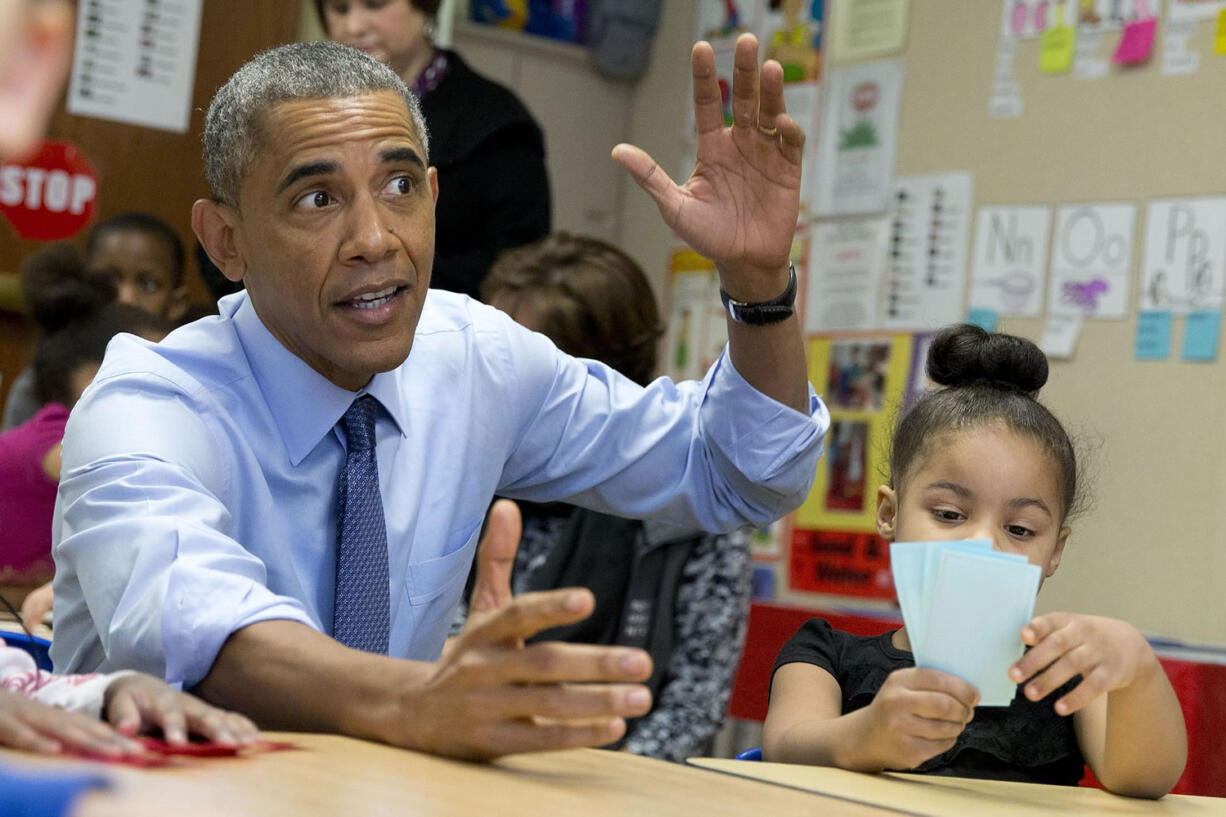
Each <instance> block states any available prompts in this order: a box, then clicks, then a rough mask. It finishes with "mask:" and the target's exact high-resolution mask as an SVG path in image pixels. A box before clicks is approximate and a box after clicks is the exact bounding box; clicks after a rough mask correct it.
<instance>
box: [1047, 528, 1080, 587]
mask: <svg viewBox="0 0 1226 817" xmlns="http://www.w3.org/2000/svg"><path fill="white" fill-rule="evenodd" d="M1072 532H1073V529H1072V528H1070V527H1069V526H1068V525H1065V526H1064V527H1062V528H1061V529H1060V537H1059V538H1058V539H1056V547H1055V549H1054V550H1052V552H1051V555H1050V556H1048V557H1047V564H1045V565H1043V578H1045V579H1050V578H1051V577H1052V575H1053V574H1054V573H1055V572H1056V568H1057V567H1059V566H1060V559H1061V558H1063V556H1064V543H1065V542H1067V541H1068V536H1069V534H1070V533H1072Z"/></svg>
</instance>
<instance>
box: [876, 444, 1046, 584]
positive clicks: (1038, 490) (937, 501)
mask: <svg viewBox="0 0 1226 817" xmlns="http://www.w3.org/2000/svg"><path fill="white" fill-rule="evenodd" d="M1058 471H1059V465H1058V464H1057V463H1056V462H1055V460H1054V459H1053V458H1052V456H1051V455H1050V454H1048V453H1047V452H1046V451H1044V450H1043V448H1042V446H1041V445H1039V443H1037V442H1035V441H1034V440H1033V439H1031V438H1030V437H1026V436H1024V435H1021V434H1018V433H1017V432H1015V431H1012V430H1011V429H1008V428H1007V427H1005V426H1003V425H991V426H984V427H982V428H974V429H968V430H965V431H957V432H951V433H949V434H947V435H945V436H943V437H939V438H936V439H933V440H929V441H928V444H927V450H925V451H924V452H923V453H922V454H921V456H920V457H917V458H916V460H915V463H914V464H913V465H912V466H911V472H910V473H909V474H905V475H904V477H903V481H902V482H901V483H900V485H899V487H898V490H895V489H893V488H890V487H889V486H885V485H883V486H881V488H879V489H878V491H877V532H878V533H880V534H881V536H882V538H884V539H886V540H889V541H900V542H923V541H938V540H953V539H990V540H991V541H992V543H993V546H994V547H995V548H996V550H1000V551H1004V552H1006V553H1020V554H1022V555H1023V556H1025V557H1026V558H1027V560H1029V562H1030V563H1031V564H1034V565H1038V566H1039V567H1040V568H1042V569H1043V577H1044V578H1047V577H1048V576H1051V575H1052V574H1053V573H1055V572H1056V568H1057V567H1058V566H1059V564H1060V556H1061V554H1063V552H1064V542H1065V540H1066V539H1068V535H1069V532H1070V528H1068V527H1067V526H1065V525H1063V514H1064V509H1063V508H1062V507H1061V503H1060V487H1059V482H1058Z"/></svg>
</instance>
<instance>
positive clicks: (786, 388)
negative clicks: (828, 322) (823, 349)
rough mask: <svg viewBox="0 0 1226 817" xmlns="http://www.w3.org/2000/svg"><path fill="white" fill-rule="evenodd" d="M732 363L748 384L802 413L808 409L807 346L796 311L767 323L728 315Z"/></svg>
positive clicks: (806, 412)
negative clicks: (753, 323) (754, 323)
mask: <svg viewBox="0 0 1226 817" xmlns="http://www.w3.org/2000/svg"><path fill="white" fill-rule="evenodd" d="M727 320H728V347H729V353H730V355H731V357H732V365H733V366H735V367H736V370H737V371H738V372H739V373H740V375H741V377H743V378H745V381H746V382H747V383H749V385H751V386H753V387H754V388H755V389H757V390H758V391H760V392H762V393H763V394H765V395H766V396H767V397H770V398H773V399H774V400H777V401H778V402H780V403H783V404H784V405H785V406H789V407H791V408H794V409H796V410H797V411H799V412H800V413H801V414H808V413H809V381H808V376H807V374H808V373H807V371H806V369H805V346H804V341H803V339H802V338H801V336H800V319H799V318H798V317H797V316H796V315H792V317H790V318H788V319H787V320H785V321H780V322H779V323H773V324H770V325H767V326H748V325H746V324H743V323H737V322H736V321H734V320H732V319H731V318H728V319H727Z"/></svg>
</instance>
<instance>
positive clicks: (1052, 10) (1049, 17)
mask: <svg viewBox="0 0 1226 817" xmlns="http://www.w3.org/2000/svg"><path fill="white" fill-rule="evenodd" d="M1156 1H1157V0H1155V2H1156ZM1077 8H1078V2H1077V0H1068V2H1058V1H1057V0H1004V4H1003V12H1002V14H1001V18H1000V36H1001V38H1002V39H1012V40H1029V39H1033V38H1035V37H1040V36H1042V34H1043V32H1044V31H1046V30H1047V29H1048V28H1050V27H1052V26H1055V25H1057V24H1058V23H1059V22H1060V19H1061V18H1060V13H1061V12H1063V13H1064V18H1063V21H1064V24H1065V25H1072V24H1073V21H1074V20H1075V19H1076V15H1077Z"/></svg>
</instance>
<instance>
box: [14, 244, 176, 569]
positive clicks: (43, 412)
mask: <svg viewBox="0 0 1226 817" xmlns="http://www.w3.org/2000/svg"><path fill="white" fill-rule="evenodd" d="M21 278H22V290H23V297H24V298H25V300H26V303H27V304H28V305H29V309H30V314H31V315H32V316H33V317H34V318H35V320H36V321H38V323H39V325H40V326H41V327H42V329H43V335H42V337H41V338H40V339H39V341H38V346H37V349H36V351H35V357H34V367H33V368H34V381H35V393H36V395H37V396H38V398H39V403H40V404H41V405H42V408H40V409H39V410H38V411H37V412H36V413H35V414H34V416H33V417H31V418H30V419H29V420H27V421H26V422H24V423H22V424H20V425H18V426H16V427H15V428H12V429H9V430H8V431H6V432H4V433H2V434H0V584H16V585H30V584H37V583H41V582H44V581H46V580H47V579H49V578H50V577H51V574H52V572H53V570H54V567H53V564H52V561H51V514H52V510H53V508H54V505H55V490H56V485H57V484H58V482H59V450H60V440H61V439H62V438H63V436H64V425H65V424H66V423H67V421H68V411H69V409H71V408H72V405H73V404H74V403H75V402H76V401H77V398H78V397H79V396H80V395H81V392H83V391H84V390H85V387H86V386H87V385H89V383H90V381H91V380H93V378H94V375H95V374H96V373H97V371H98V367H99V366H100V365H101V364H102V358H103V355H104V354H105V352H106V345H107V343H108V342H110V340H111V338H112V337H114V336H115V335H117V334H119V333H120V332H131V333H134V334H139V335H142V336H144V337H148V338H152V339H160V338H161V337H162V336H164V335H165V334H166V330H167V326H166V323H165V321H163V320H162V319H160V318H158V317H156V316H154V315H151V314H149V313H147V312H145V311H144V310H141V309H138V308H136V307H132V306H127V305H124V304H116V303H111V302H110V300H111V298H112V297H113V291H112V290H111V289H110V287H109V284H105V283H102V284H100V283H98V282H97V281H95V280H91V279H90V278H88V277H87V276H86V275H85V274H84V272H83V271H82V269H81V266H80V258H79V257H78V256H77V255H76V252H75V251H74V250H73V249H72V248H71V247H67V246H64V245H53V246H51V247H48V248H45V249H43V250H41V251H40V252H38V253H35V254H34V255H32V256H31V257H30V258H29V259H27V261H26V263H25V264H23V266H22V270H21Z"/></svg>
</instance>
